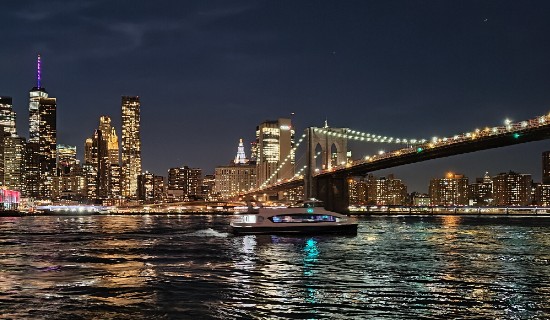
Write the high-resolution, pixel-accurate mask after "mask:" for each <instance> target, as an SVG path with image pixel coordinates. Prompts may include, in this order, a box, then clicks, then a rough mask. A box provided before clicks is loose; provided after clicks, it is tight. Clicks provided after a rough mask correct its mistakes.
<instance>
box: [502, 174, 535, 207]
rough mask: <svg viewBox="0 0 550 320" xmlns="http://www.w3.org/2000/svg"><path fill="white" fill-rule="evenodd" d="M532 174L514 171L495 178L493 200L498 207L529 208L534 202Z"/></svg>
mask: <svg viewBox="0 0 550 320" xmlns="http://www.w3.org/2000/svg"><path fill="white" fill-rule="evenodd" d="M532 184H533V179H532V178H531V175H530V174H520V173H516V172H513V171H510V172H508V173H500V174H498V175H496V176H495V177H493V198H494V204H495V205H497V206H527V205H530V204H531V202H532V196H531V185H532Z"/></svg>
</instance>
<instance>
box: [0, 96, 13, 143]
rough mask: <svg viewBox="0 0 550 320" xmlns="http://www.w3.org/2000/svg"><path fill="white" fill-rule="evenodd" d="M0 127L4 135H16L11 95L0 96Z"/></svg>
mask: <svg viewBox="0 0 550 320" xmlns="http://www.w3.org/2000/svg"><path fill="white" fill-rule="evenodd" d="M0 127H2V128H3V131H4V133H5V135H6V136H15V135H17V132H16V129H15V111H13V103H12V98H11V97H0Z"/></svg>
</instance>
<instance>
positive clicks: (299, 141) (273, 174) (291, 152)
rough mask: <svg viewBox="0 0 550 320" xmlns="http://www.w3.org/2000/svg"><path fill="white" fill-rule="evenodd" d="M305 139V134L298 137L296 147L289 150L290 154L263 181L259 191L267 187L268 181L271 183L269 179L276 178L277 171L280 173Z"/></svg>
mask: <svg viewBox="0 0 550 320" xmlns="http://www.w3.org/2000/svg"><path fill="white" fill-rule="evenodd" d="M305 138H306V134H305V133H304V134H302V136H301V137H300V139H298V142H297V143H296V145H295V146H294V148H292V150H290V152H289V153H288V155H287V156H286V158H285V159H284V160H283V162H281V164H280V165H279V167H278V168H277V169H275V171H273V173H272V174H271V175H270V176H269V178H267V180H266V181H264V182H263V183H262V184H261V185H260V188H259V189H262V188H264V187H266V186H267V183H268V182H269V181H271V179H273V178H275V177H276V176H277V173H279V171H281V169H282V168H283V167H284V165H285V164H286V163H287V162H288V161H289V160H290V159H291V157H292V155H293V154H294V152H295V151H296V149H298V147H299V146H300V143H302V142H303V141H304V139H305Z"/></svg>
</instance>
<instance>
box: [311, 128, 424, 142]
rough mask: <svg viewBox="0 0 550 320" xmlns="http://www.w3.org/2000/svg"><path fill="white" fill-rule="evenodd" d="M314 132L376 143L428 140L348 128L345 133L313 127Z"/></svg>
mask: <svg viewBox="0 0 550 320" xmlns="http://www.w3.org/2000/svg"><path fill="white" fill-rule="evenodd" d="M314 130H315V131H316V132H320V133H323V134H326V135H329V136H334V137H339V138H340V137H342V138H346V139H348V140H357V141H366V142H377V143H398V144H419V143H425V142H427V141H428V140H426V139H408V138H394V137H387V136H382V135H377V134H374V133H366V132H360V131H357V130H349V131H347V132H346V133H340V132H333V131H330V129H327V128H315V129H314Z"/></svg>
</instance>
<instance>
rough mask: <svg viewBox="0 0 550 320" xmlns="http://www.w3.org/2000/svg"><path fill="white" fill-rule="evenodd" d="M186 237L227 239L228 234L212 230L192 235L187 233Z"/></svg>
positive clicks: (199, 231)
mask: <svg viewBox="0 0 550 320" xmlns="http://www.w3.org/2000/svg"><path fill="white" fill-rule="evenodd" d="M187 235H188V236H194V237H218V238H227V237H228V236H229V233H227V232H218V231H216V230H214V229H212V228H208V229H202V230H197V231H195V232H192V233H188V234H187Z"/></svg>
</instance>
